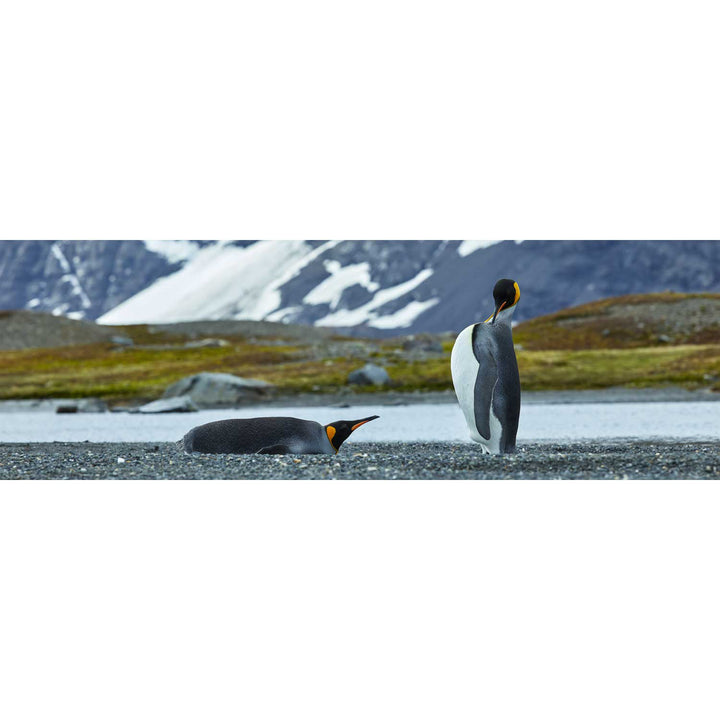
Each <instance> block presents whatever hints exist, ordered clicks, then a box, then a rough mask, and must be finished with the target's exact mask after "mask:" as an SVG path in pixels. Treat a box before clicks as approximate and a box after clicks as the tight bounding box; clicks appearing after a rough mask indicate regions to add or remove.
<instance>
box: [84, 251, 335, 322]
mask: <svg viewBox="0 0 720 720" xmlns="http://www.w3.org/2000/svg"><path fill="white" fill-rule="evenodd" d="M337 242H338V241H331V242H327V243H324V244H323V245H321V246H319V247H317V248H313V247H312V246H311V245H309V244H307V243H306V242H304V241H302V240H300V241H274V240H263V241H259V242H256V243H253V244H252V245H249V246H247V247H237V246H232V245H227V244H225V243H217V244H213V245H210V246H208V247H204V248H199V249H198V250H197V252H195V253H194V254H193V255H192V257H191V258H190V259H189V260H188V261H187V262H186V264H185V265H184V266H183V267H182V268H181V269H180V270H178V271H177V272H175V273H172V274H171V275H167V276H165V277H163V278H160V279H159V280H157V281H156V282H154V283H153V284H152V285H150V286H149V287H147V288H145V290H142V291H141V292H139V293H137V294H136V295H133V297H131V298H129V299H128V300H126V301H125V302H123V303H121V304H120V305H118V306H117V307H115V308H113V309H112V310H110V311H109V312H107V313H105V315H103V316H102V317H100V318H99V319H98V323H100V324H104V325H125V324H127V325H132V324H137V323H161V322H188V321H192V320H218V319H226V318H235V319H238V320H263V319H265V318H266V316H267V315H269V314H271V313H273V312H274V311H276V310H278V309H279V308H280V302H281V296H280V290H279V288H280V287H281V286H282V285H283V284H284V283H286V282H287V281H288V280H289V279H290V278H292V277H294V276H295V275H297V274H298V273H299V272H300V271H301V270H302V269H303V268H304V267H305V266H306V265H307V264H308V263H309V262H311V261H312V260H313V259H314V258H315V257H317V255H319V254H320V253H321V252H324V251H325V250H327V249H329V248H330V247H333V246H334V245H335V244H337Z"/></svg>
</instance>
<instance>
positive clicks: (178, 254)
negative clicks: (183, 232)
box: [143, 240, 200, 265]
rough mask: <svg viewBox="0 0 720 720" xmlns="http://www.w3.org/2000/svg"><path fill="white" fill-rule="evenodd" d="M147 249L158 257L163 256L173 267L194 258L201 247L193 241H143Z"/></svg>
mask: <svg viewBox="0 0 720 720" xmlns="http://www.w3.org/2000/svg"><path fill="white" fill-rule="evenodd" d="M143 243H144V244H145V247H146V248H147V249H148V250H149V251H150V252H152V253H155V254H156V255H162V256H163V257H164V258H166V259H167V261H168V262H169V263H171V264H173V265H175V264H176V263H181V262H185V261H186V260H189V259H190V258H191V257H193V256H194V255H195V254H196V253H197V252H198V251H199V250H200V245H198V243H196V242H194V241H193V240H143Z"/></svg>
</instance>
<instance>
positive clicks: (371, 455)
mask: <svg viewBox="0 0 720 720" xmlns="http://www.w3.org/2000/svg"><path fill="white" fill-rule="evenodd" d="M0 479H3V480H8V479H38V480H41V479H42V480H45V479H47V480H50V479H53V480H68V479H86V480H99V479H113V480H144V479H168V480H193V479H195V480H212V479H278V480H308V479H316V480H353V479H354V480H384V479H393V480H394V479H465V480H471V479H478V480H484V479H524V480H531V479H566V480H571V479H608V480H610V479H720V454H719V453H718V446H717V443H714V442H677V441H652V442H648V441H638V440H632V439H627V438H623V439H619V440H617V441H616V442H602V443H596V442H592V443H590V442H572V443H565V444H562V443H527V444H524V445H523V446H522V447H521V448H519V449H518V452H517V453H515V454H514V455H503V456H488V455H482V454H481V453H480V452H479V448H478V447H477V446H475V445H472V444H468V443H361V442H353V443H349V444H347V445H345V446H344V447H343V448H342V449H341V451H340V453H339V454H338V455H336V456H327V455H283V456H266V455H199V454H193V455H188V454H186V453H184V452H182V451H181V450H180V449H179V448H178V446H177V445H176V444H175V443H159V444H156V443H89V442H84V443H59V442H54V443H2V444H0Z"/></svg>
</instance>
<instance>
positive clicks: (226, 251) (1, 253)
mask: <svg viewBox="0 0 720 720" xmlns="http://www.w3.org/2000/svg"><path fill="white" fill-rule="evenodd" d="M265 242H268V241H265ZM252 244H253V241H236V242H232V243H225V244H224V245H222V246H219V245H217V244H216V243H215V242H214V241H192V242H189V241H166V242H164V243H162V244H161V243H158V242H152V243H145V242H143V241H57V242H55V241H2V242H0V309H31V310H35V311H43V312H51V313H54V314H61V315H67V316H69V317H74V318H84V319H97V318H99V317H101V316H102V315H104V314H105V313H107V312H108V311H110V310H111V309H113V308H117V307H118V306H121V307H122V308H125V309H126V310H125V311H124V314H123V317H124V318H126V319H125V320H123V322H148V321H150V322H172V321H174V320H175V319H173V318H168V317H167V313H168V312H169V311H168V310H167V307H169V308H173V307H174V306H175V299H176V298H177V300H178V303H179V301H180V299H182V300H183V303H184V304H183V307H184V312H185V314H186V317H183V318H182V319H184V320H201V319H203V317H204V315H203V311H204V308H205V307H207V304H208V299H209V297H208V295H209V294H212V293H213V292H220V288H219V287H218V288H216V287H215V285H214V283H212V282H210V283H207V282H206V283H205V284H204V285H203V286H202V287H200V286H198V287H192V285H193V280H194V278H196V277H199V275H200V272H201V270H202V269H203V268H204V269H205V270H207V267H208V262H209V260H208V253H210V252H214V255H213V257H212V261H213V262H215V263H216V264H218V265H222V264H225V265H227V262H228V260H231V261H232V262H234V263H235V264H236V265H235V266H236V267H237V268H238V270H237V283H235V281H234V279H233V280H232V282H231V283H230V285H229V286H228V285H227V283H226V286H225V287H224V289H223V290H222V291H223V292H224V293H225V296H227V297H228V303H227V307H228V308H229V309H228V310H227V314H226V315H225V316H224V317H227V318H237V319H242V318H244V317H245V318H254V319H260V318H262V319H264V318H269V319H271V320H278V319H281V320H282V321H284V322H293V323H304V324H309V325H312V324H318V325H321V326H326V327H329V328H333V329H336V330H337V331H338V332H344V333H351V334H358V335H374V336H383V335H398V334H409V333H419V332H443V331H459V330H461V329H462V328H463V327H465V326H466V325H468V324H470V323H472V322H477V321H479V320H484V319H485V318H486V317H487V316H488V315H489V314H490V313H491V312H492V308H493V301H492V288H493V285H494V283H495V281H496V280H497V279H498V278H500V277H509V278H513V279H514V280H517V282H518V284H519V285H520V288H521V292H522V298H521V300H520V303H519V305H518V309H517V311H516V314H515V319H516V320H520V321H521V320H525V319H529V318H532V317H536V316H538V315H544V314H546V313H550V312H554V311H556V310H559V309H561V308H564V307H568V306H572V305H578V304H582V303H585V302H589V301H592V300H597V299H600V298H604V297H610V296H616V295H624V294H629V293H645V292H658V291H664V290H673V291H677V292H718V291H720V242H713V241H684V242H679V241H643V242H640V241H524V242H522V243H516V242H514V241H504V242H499V243H495V244H491V245H489V246H487V247H479V248H477V249H476V248H474V247H473V246H470V247H469V246H468V244H466V243H463V242H461V241H439V240H432V241H342V242H322V241H295V242H294V245H295V247H296V249H299V252H298V253H297V258H296V257H295V256H293V257H289V255H288V253H285V255H284V256H283V253H282V252H280V251H279V252H277V253H275V252H274V251H273V252H270V253H266V254H264V255H262V260H261V264H260V265H258V264H257V259H256V265H255V266H253V267H254V270H252V271H248V272H247V273H245V274H243V268H244V267H245V265H244V263H245V260H244V259H243V258H244V257H245V256H244V254H240V255H238V253H239V252H240V251H241V250H242V249H247V248H248V247H249V246H250V245H252ZM263 244H264V243H258V244H257V245H256V248H259V246H260V245H263ZM278 248H279V249H280V246H278ZM285 248H287V245H286V246H285ZM259 249H261V248H259ZM249 252H250V253H251V254H252V253H254V252H255V249H254V248H250V249H249ZM276 256H277V258H276ZM281 256H283V257H281ZM248 262H249V261H248ZM275 262H277V272H274V268H275V265H274V264H273V263H275ZM283 263H284V264H283ZM293 263H295V264H293ZM248 267H250V265H248ZM183 268H184V269H185V270H184V271H183ZM196 268H197V272H196ZM260 269H262V270H263V272H264V273H265V274H266V275H267V278H268V281H267V285H268V287H269V285H270V284H271V283H272V282H275V285H274V286H273V288H272V289H271V290H268V292H269V293H271V295H272V298H271V300H272V302H268V297H269V296H268V295H267V293H266V294H265V295H264V296H262V298H260V295H261V294H262V288H261V289H260V290H258V288H257V287H255V288H253V290H252V292H249V291H248V288H247V287H246V285H247V280H248V277H249V276H250V275H251V274H254V275H255V276H257V273H258V272H259V270H260ZM180 271H183V275H182V276H181V280H178V281H176V282H175V283H174V284H173V283H172V282H171V281H172V280H173V278H175V277H177V276H178V273H180ZM233 277H234V276H233ZM163 278H165V279H167V282H165V281H164V282H163V284H162V285H156V283H157V281H158V280H160V279H163ZM316 288H320V289H321V290H322V291H321V292H315V293H313V290H314V289H316ZM145 289H150V290H152V289H154V290H155V291H156V292H157V293H160V295H161V296H162V298H163V300H165V301H166V302H165V305H166V311H165V313H166V314H165V316H163V317H157V318H154V317H152V313H153V308H154V305H153V303H152V302H150V303H145V306H143V308H142V313H139V314H138V313H136V311H135V308H136V307H139V306H140V304H139V303H138V302H137V298H135V296H137V294H138V293H140V291H142V290H145ZM253 293H255V294H254V295H253ZM258 298H260V299H258ZM126 301H127V302H126ZM133 303H135V304H133ZM253 303H254V304H253ZM188 308H190V310H188ZM134 313H135V314H134ZM143 313H144V314H143ZM188 313H189V316H188ZM148 314H149V317H148ZM108 322H111V321H110V320H108Z"/></svg>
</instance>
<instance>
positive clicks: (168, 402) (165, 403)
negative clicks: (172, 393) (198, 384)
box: [134, 395, 197, 413]
mask: <svg viewBox="0 0 720 720" xmlns="http://www.w3.org/2000/svg"><path fill="white" fill-rule="evenodd" d="M134 412H139V413H171V412H197V406H196V405H195V403H194V402H193V401H192V399H191V398H190V397H189V396H188V395H180V396H179V397H173V398H160V400H153V402H149V403H147V405H141V406H140V407H139V408H137V410H135V411H134Z"/></svg>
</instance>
